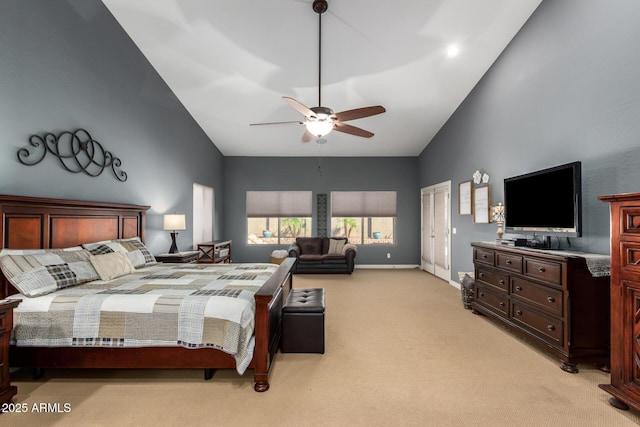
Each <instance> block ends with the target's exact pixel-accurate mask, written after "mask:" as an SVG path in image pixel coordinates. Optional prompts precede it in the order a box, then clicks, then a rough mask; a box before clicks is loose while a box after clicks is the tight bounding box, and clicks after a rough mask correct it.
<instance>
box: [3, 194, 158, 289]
mask: <svg viewBox="0 0 640 427" xmlns="http://www.w3.org/2000/svg"><path fill="white" fill-rule="evenodd" d="M148 209H149V206H141V205H128V204H121V203H104V202H86V201H80V200H64V199H50V198H39V197H23V196H7V195H0V219H1V224H0V249H3V248H8V249H52V248H67V247H70V246H76V245H80V244H82V243H90V242H97V241H100V240H109V239H126V238H129V237H136V236H138V237H140V239H141V240H142V241H143V242H144V230H145V222H146V215H147V210H148ZM1 278H2V282H3V283H2V285H3V286H2V289H0V296H1V294H3V293H4V294H5V295H6V293H5V292H3V291H6V288H5V286H6V285H7V283H6V280H5V278H4V276H2V277H1Z"/></svg>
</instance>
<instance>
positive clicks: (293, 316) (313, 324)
mask: <svg viewBox="0 0 640 427" xmlns="http://www.w3.org/2000/svg"><path fill="white" fill-rule="evenodd" d="M324 308H325V306H324V289H322V288H320V289H292V290H291V292H290V293H289V297H288V298H287V300H286V302H285V304H284V306H283V307H282V341H281V342H280V351H281V352H283V353H324Z"/></svg>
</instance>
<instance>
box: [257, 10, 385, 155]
mask: <svg viewBox="0 0 640 427" xmlns="http://www.w3.org/2000/svg"><path fill="white" fill-rule="evenodd" d="M312 7H313V11H314V12H316V13H317V14H318V39H319V41H318V107H311V108H309V107H306V106H305V105H303V104H302V103H300V102H298V101H296V100H295V99H293V98H291V97H288V96H283V97H282V99H284V100H285V101H286V102H287V103H288V104H289V105H291V106H292V107H293V108H295V109H296V110H298V111H299V112H300V113H302V114H303V115H304V119H303V120H295V121H287V122H269V123H251V125H250V126H261V125H275V124H300V125H305V127H306V129H305V131H304V134H303V135H302V142H309V141H311V140H312V139H314V138H322V137H323V136H325V135H327V134H328V133H329V132H331V131H332V130H335V131H338V132H343V133H348V134H350V135H355V136H361V137H363V138H371V137H372V136H373V133H372V132H369V131H368V130H364V129H361V128H359V127H356V126H352V125H349V124H346V123H344V122H346V121H349V120H356V119H362V118H365V117H370V116H375V115H376V114H381V113H384V112H385V111H386V110H385V108H384V107H383V106H382V105H375V106H371V107H363V108H356V109H354V110H346V111H341V112H339V113H334V112H333V110H332V109H331V108H328V107H323V106H322V102H321V101H322V94H321V88H322V55H321V53H322V14H323V13H324V12H326V11H327V9H328V8H329V5H328V4H327V1H326V0H314V2H313V6H312ZM318 141H323V142H326V141H325V140H321V139H318Z"/></svg>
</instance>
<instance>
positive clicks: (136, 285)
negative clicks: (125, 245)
mask: <svg viewBox="0 0 640 427" xmlns="http://www.w3.org/2000/svg"><path fill="white" fill-rule="evenodd" d="M277 267H278V266H277V265H273V264H157V265H153V266H150V267H145V268H141V269H139V270H136V271H135V273H133V274H128V275H126V276H123V277H120V278H117V279H114V280H111V281H109V282H103V281H93V282H89V283H86V284H83V285H79V286H76V287H72V288H65V289H61V290H59V291H56V292H54V293H51V294H47V295H43V296H39V297H35V298H27V297H23V296H21V295H13V296H12V298H22V301H23V302H22V303H20V305H19V306H18V307H17V308H16V309H15V310H14V328H13V331H12V342H13V343H15V344H16V345H18V346H64V347H72V346H76V347H77V346H112V347H149V346H183V347H188V348H201V347H214V348H217V349H220V350H222V351H224V352H227V353H229V354H231V355H233V356H234V357H235V360H236V369H237V371H238V373H239V374H241V375H242V374H243V373H244V371H245V370H246V369H247V366H248V365H249V363H250V362H251V358H252V357H253V348H254V344H255V342H254V339H253V332H254V327H255V300H254V294H255V292H256V291H257V290H258V289H259V288H260V287H261V286H262V284H263V283H264V282H265V281H266V280H267V279H268V278H269V277H270V276H271V274H273V272H274V271H275V270H276V269H277Z"/></svg>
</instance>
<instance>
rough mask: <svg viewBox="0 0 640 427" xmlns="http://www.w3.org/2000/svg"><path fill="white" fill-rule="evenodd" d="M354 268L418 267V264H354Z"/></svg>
mask: <svg viewBox="0 0 640 427" xmlns="http://www.w3.org/2000/svg"><path fill="white" fill-rule="evenodd" d="M354 267H355V268H379V269H385V268H386V269H397V268H420V266H419V265H418V264H356V265H355V266H354Z"/></svg>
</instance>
